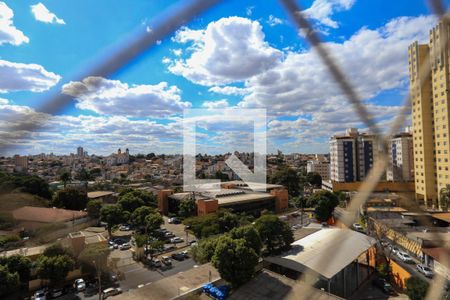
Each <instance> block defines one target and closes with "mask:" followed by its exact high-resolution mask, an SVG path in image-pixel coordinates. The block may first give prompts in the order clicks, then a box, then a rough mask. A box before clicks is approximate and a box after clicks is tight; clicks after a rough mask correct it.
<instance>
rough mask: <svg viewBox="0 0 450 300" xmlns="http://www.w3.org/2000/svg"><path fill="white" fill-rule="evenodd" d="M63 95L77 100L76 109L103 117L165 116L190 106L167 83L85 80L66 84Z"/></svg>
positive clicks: (99, 78) (93, 78) (103, 79)
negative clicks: (132, 83)
mask: <svg viewBox="0 0 450 300" xmlns="http://www.w3.org/2000/svg"><path fill="white" fill-rule="evenodd" d="M62 92H63V93H64V94H67V95H70V96H73V97H74V98H76V100H77V101H78V103H77V104H76V106H77V107H78V108H80V109H86V110H91V111H94V112H96V113H98V114H104V115H116V116H131V117H167V116H170V115H172V114H175V113H179V112H181V111H182V110H183V109H185V108H189V107H191V103H190V102H183V101H182V100H181V96H180V94H181V91H180V90H179V89H178V88H177V87H176V86H169V85H168V84H167V82H160V83H159V84H156V85H132V86H129V85H128V84H127V83H123V82H121V81H119V80H109V79H105V78H102V77H87V78H85V79H83V81H82V82H70V83H68V84H65V85H64V86H63V87H62Z"/></svg>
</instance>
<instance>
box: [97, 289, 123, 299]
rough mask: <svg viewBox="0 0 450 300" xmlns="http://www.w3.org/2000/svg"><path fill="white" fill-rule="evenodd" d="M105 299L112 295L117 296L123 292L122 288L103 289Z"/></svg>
mask: <svg viewBox="0 0 450 300" xmlns="http://www.w3.org/2000/svg"><path fill="white" fill-rule="evenodd" d="M102 294H103V299H106V298H108V297H110V296H115V295H119V294H122V290H121V289H120V288H108V289H106V290H103V293H102Z"/></svg>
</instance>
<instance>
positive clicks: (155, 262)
mask: <svg viewBox="0 0 450 300" xmlns="http://www.w3.org/2000/svg"><path fill="white" fill-rule="evenodd" d="M150 265H151V266H152V267H155V268H160V267H161V266H162V263H161V261H160V260H159V259H153V260H152V261H151V262H150Z"/></svg>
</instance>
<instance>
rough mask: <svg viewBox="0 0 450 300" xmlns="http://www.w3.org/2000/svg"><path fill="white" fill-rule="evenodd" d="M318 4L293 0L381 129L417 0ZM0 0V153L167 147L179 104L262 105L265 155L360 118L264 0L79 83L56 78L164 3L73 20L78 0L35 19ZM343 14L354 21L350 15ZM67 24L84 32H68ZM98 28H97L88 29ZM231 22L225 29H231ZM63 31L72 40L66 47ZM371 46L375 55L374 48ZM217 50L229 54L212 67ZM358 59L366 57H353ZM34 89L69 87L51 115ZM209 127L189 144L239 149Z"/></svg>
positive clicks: (420, 32) (402, 80) (416, 34)
mask: <svg viewBox="0 0 450 300" xmlns="http://www.w3.org/2000/svg"><path fill="white" fill-rule="evenodd" d="M322 2H323V1H320V0H317V1H315V2H313V1H310V2H309V3H307V5H305V7H307V10H306V12H307V16H308V17H309V19H310V20H311V21H312V22H313V24H314V26H315V28H316V29H317V30H318V31H319V32H321V34H322V36H323V38H324V40H325V41H326V45H327V47H329V48H330V50H331V52H332V53H333V55H334V56H335V58H336V59H337V61H338V62H339V63H340V64H341V65H343V68H344V70H345V71H346V73H347V75H348V77H349V79H350V80H351V81H353V82H354V84H355V86H356V88H357V91H358V92H359V93H360V94H361V96H362V98H363V99H365V101H366V103H367V107H368V109H369V111H371V112H376V113H377V117H376V121H377V122H378V123H379V124H380V125H381V127H383V128H385V127H387V125H388V124H389V122H390V120H391V119H392V117H393V116H395V114H396V113H398V112H399V110H400V107H401V106H400V103H401V101H402V98H403V97H404V94H405V93H406V92H407V90H408V84H407V82H408V81H407V78H408V63H407V51H405V49H406V48H407V46H408V45H409V44H410V43H411V41H412V40H418V41H419V42H426V40H427V37H428V33H427V31H428V30H427V28H431V27H433V26H434V24H435V20H436V19H435V17H434V16H431V15H430V13H429V11H428V9H427V7H426V6H425V5H424V4H423V3H414V4H412V5H411V4H410V3H408V5H403V4H402V3H403V2H406V1H399V2H396V3H394V4H392V5H393V9H391V10H389V11H385V10H383V5H380V4H378V3H377V1H369V2H367V3H365V4H364V5H363V4H362V3H361V2H358V1H336V2H333V3H334V4H332V5H331V4H330V5H328V6H326V8H327V9H326V10H321V8H322V7H323V6H321V5H320V4H321V3H322ZM1 3H2V5H1V6H0V8H1V10H0V11H1V14H2V15H3V16H5V18H6V19H8V20H9V22H10V23H8V24H9V25H8V27H6V28H5V29H0V30H5V34H6V35H5V36H6V37H5V38H4V39H3V40H2V41H1V44H2V47H0V55H1V57H2V61H1V64H0V65H1V66H0V74H1V75H2V77H3V78H5V80H4V81H3V82H2V85H1V86H0V91H1V92H2V95H1V100H0V116H1V120H2V126H3V125H4V126H3V127H4V128H6V129H5V130H3V132H2V133H1V136H0V139H1V141H2V146H3V147H2V149H4V150H2V154H5V155H14V154H16V153H18V154H38V153H41V152H47V153H48V152H54V153H70V151H72V150H70V149H72V148H74V147H76V146H77V145H79V144H81V143H82V144H85V145H89V147H90V149H89V151H90V152H91V153H92V152H93V150H95V151H94V152H96V153H99V154H102V155H107V154H109V153H111V152H113V151H115V149H116V148H118V146H119V145H124V146H125V147H128V148H130V149H135V151H136V152H142V153H148V152H157V153H180V152H181V151H180V149H181V147H182V138H181V137H182V134H181V121H182V111H183V109H186V108H206V109H209V108H236V109H242V108H255V107H262V108H266V109H267V111H268V122H267V136H268V151H269V152H272V153H273V152H275V151H276V150H277V149H281V150H282V151H283V152H285V153H298V152H302V153H317V152H320V153H325V152H327V149H328V143H327V142H328V138H329V136H331V135H334V134H337V133H339V132H344V131H345V129H346V128H347V127H355V128H358V129H360V130H364V129H365V126H363V125H362V123H361V122H360V120H359V118H358V117H357V116H356V114H354V113H353V110H352V108H351V106H350V105H349V104H348V103H347V102H346V101H345V100H344V98H345V97H344V96H343V94H342V93H341V92H340V91H339V90H338V89H337V88H336V86H335V85H334V83H333V81H332V80H331V78H330V77H329V76H328V75H327V74H326V72H325V70H324V69H323V67H322V66H321V65H320V61H319V60H318V58H317V57H316V55H315V54H314V51H313V50H312V49H311V48H310V47H309V45H308V44H307V43H306V42H305V41H304V40H303V39H302V38H301V37H298V36H297V34H296V31H295V30H294V29H293V28H292V25H290V23H289V22H288V18H287V16H286V15H285V13H284V12H283V11H282V9H281V8H280V7H279V5H278V3H277V2H276V1H273V2H268V3H267V5H265V6H264V7H261V6H258V5H257V3H255V2H252V1H244V2H242V1H230V2H227V3H226V4H222V5H220V9H219V8H214V9H213V10H212V11H211V12H210V13H208V14H206V15H205V16H202V17H201V18H197V19H195V20H194V21H193V22H191V23H190V24H188V25H187V26H186V27H183V28H182V29H180V30H178V31H177V32H176V33H175V34H174V35H172V36H171V37H170V38H167V39H165V40H163V41H161V42H158V45H157V46H156V48H155V49H153V50H152V51H150V53H149V54H148V55H145V57H144V58H142V59H140V60H139V61H137V62H136V63H134V64H133V65H132V66H131V67H130V68H128V69H127V71H126V72H122V73H120V74H118V75H117V76H114V77H113V78H98V77H89V78H84V79H83V80H82V81H79V82H67V79H68V77H69V74H70V73H71V71H73V70H74V69H76V68H77V67H79V65H80V62H83V61H88V60H89V59H92V56H93V54H96V53H99V52H101V51H102V50H103V49H105V47H108V46H110V45H111V44H114V42H115V41H116V38H117V37H122V36H124V35H126V33H127V32H128V31H129V30H131V29H132V28H135V27H139V28H145V29H146V30H148V31H151V28H147V26H148V24H149V17H146V15H151V14H152V13H157V12H159V11H160V10H162V9H164V8H166V7H168V6H169V5H170V4H172V3H173V1H161V2H159V3H158V4H156V3H153V4H145V3H144V2H140V1H134V2H133V3H134V4H136V5H130V6H129V12H126V13H125V14H123V10H122V9H121V8H119V7H117V6H115V5H109V6H107V7H108V8H107V9H106V11H105V12H104V13H105V14H106V15H108V16H111V15H114V16H116V17H117V18H113V19H114V22H115V25H117V26H112V25H111V23H110V22H111V20H109V19H107V18H94V17H93V16H92V15H91V14H90V13H89V14H88V15H86V16H85V17H84V18H83V20H80V19H78V18H77V16H76V15H74V14H73V13H72V12H71V11H77V10H80V9H81V10H83V11H89V10H87V9H84V6H83V5H85V4H84V3H77V4H73V3H72V4H70V5H67V4H64V5H62V4H59V3H57V2H49V3H48V7H47V12H46V13H47V15H48V16H47V18H44V17H42V16H36V15H35V13H38V14H39V12H36V9H35V10H34V11H31V8H30V7H29V5H31V4H34V3H31V2H30V3H31V4H30V3H28V2H27V1H24V2H20V3H18V2H13V1H5V2H1ZM102 3H103V2H102V1H99V2H98V3H96V5H100V6H101V5H102ZM325 3H327V2H326V1H325ZM44 7H45V6H44ZM242 7H245V8H246V9H242ZM391 8H392V7H391ZM121 14H123V16H122V17H119V15H121ZM356 15H358V16H364V18H361V20H359V19H358V20H357V19H355V16H356ZM125 16H126V18H125ZM42 20H46V21H42ZM363 20H364V21H363ZM94 22H95V26H93V25H94ZM118 25H122V26H118ZM74 28H78V29H77V30H81V29H82V31H83V30H84V32H89V34H86V35H80V34H79V33H77V32H75V31H74ZM87 28H95V29H93V30H92V31H89V30H87ZM102 31H105V32H107V33H108V34H104V35H102V38H98V39H97V40H96V37H98V33H99V32H102ZM234 32H239V35H238V36H235V37H233V36H232V34H233V33H234ZM69 37H70V40H69V41H71V42H67V43H65V42H62V43H54V42H52V43H50V44H49V40H50V39H57V40H59V41H67V40H68V39H69ZM112 37H114V38H112ZM72 41H76V43H78V44H84V45H86V49H83V50H82V51H81V50H80V49H78V48H76V49H77V50H76V51H73V49H75V48H73V47H72V48H70V46H71V45H72ZM219 44H220V45H221V47H220V48H221V49H225V51H222V50H220V49H219V47H217V45H219ZM47 46H50V47H47ZM380 50H382V53H384V54H383V55H378V54H379V53H380V52H379V51H380ZM67 54H68V55H67ZM94 56H95V55H94ZM241 57H246V60H245V61H242V60H241V59H240V58H241ZM375 58H376V59H375ZM224 59H225V60H227V61H232V62H234V63H233V64H230V65H228V66H223V65H220V64H219V65H216V62H217V61H222V60H224ZM367 60H371V61H372V63H371V64H365V63H364V62H365V61H367ZM269 83H270V84H269ZM282 83H283V86H284V87H283V88H284V89H285V93H283V94H279V93H278V90H277V86H278V85H279V84H282ZM47 91H51V92H56V93H64V94H66V95H70V96H72V97H73V101H72V102H71V103H70V104H69V106H68V107H67V108H65V109H64V110H63V111H62V112H60V113H58V114H56V115H52V116H49V115H46V114H42V113H40V112H39V107H40V106H41V105H42V100H43V99H44V98H45V94H46V92H47ZM24 118H25V119H26V120H27V125H31V126H35V127H37V128H38V130H37V132H32V133H31V132H23V131H21V130H17V127H19V128H21V127H22V126H21V124H15V121H16V120H18V119H24ZM216 121H217V120H216ZM37 125H40V126H41V125H43V126H41V127H39V126H37ZM214 125H216V126H210V127H208V129H209V131H208V132H207V135H206V136H205V138H204V139H203V140H201V139H200V141H199V142H200V143H199V147H200V149H199V152H202V153H203V152H207V153H218V152H226V151H234V150H238V151H249V150H250V149H251V148H250V147H248V149H246V148H244V146H245V145H243V143H242V140H246V139H247V136H246V135H245V134H242V133H241V132H236V131H233V130H230V129H229V128H228V127H220V126H217V125H218V124H214ZM405 125H408V124H405ZM10 126H11V127H10ZM224 140H227V141H229V142H228V143H229V144H233V146H236V145H238V146H240V147H241V148H240V149H233V148H229V150H226V149H225V150H224V147H226V146H228V145H225V146H224V145H223V144H222V143H223V141H224ZM5 146H7V147H6V148H5ZM86 147H88V146H86ZM5 151H6V152H5ZM3 152H5V153H3Z"/></svg>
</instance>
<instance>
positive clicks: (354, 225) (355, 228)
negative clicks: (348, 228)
mask: <svg viewBox="0 0 450 300" xmlns="http://www.w3.org/2000/svg"><path fill="white" fill-rule="evenodd" d="M352 227H353V229H354V230H356V231H364V228H363V227H362V226H361V224H359V223H353V225H352Z"/></svg>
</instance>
